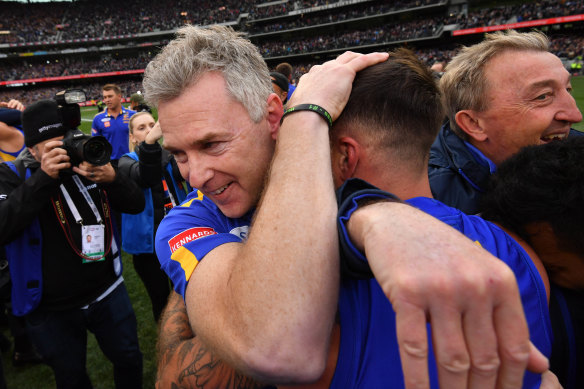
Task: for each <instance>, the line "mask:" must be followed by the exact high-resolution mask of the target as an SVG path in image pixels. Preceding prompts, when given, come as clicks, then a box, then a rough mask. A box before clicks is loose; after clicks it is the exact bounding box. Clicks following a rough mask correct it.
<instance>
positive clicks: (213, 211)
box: [156, 191, 242, 298]
mask: <svg viewBox="0 0 584 389" xmlns="http://www.w3.org/2000/svg"><path fill="white" fill-rule="evenodd" d="M231 230H232V228H231V226H230V225H229V223H228V221H227V218H226V217H225V216H223V214H221V212H220V211H219V210H218V209H217V208H216V207H215V206H214V204H213V203H212V202H211V201H210V200H208V199H206V198H205V197H204V196H203V194H202V193H201V192H199V191H196V192H195V191H193V192H191V193H190V194H189V196H188V197H187V199H186V200H185V201H184V202H183V203H182V204H181V205H179V206H178V207H174V208H173V209H172V210H171V211H170V212H169V214H168V215H167V216H165V217H164V219H162V222H161V223H160V226H159V227H158V231H157V232H156V255H157V256H158V260H159V261H160V265H161V267H162V269H163V270H164V271H165V272H166V274H167V275H168V276H169V278H170V279H171V280H172V282H173V284H174V289H175V290H176V292H177V293H179V294H180V295H181V296H183V298H184V295H185V290H186V286H187V283H188V281H189V279H190V277H191V275H192V273H193V271H194V270H195V267H196V266H197V265H198V263H199V262H200V261H201V260H202V259H203V258H204V257H205V255H207V253H209V252H210V251H211V250H213V249H214V248H216V247H218V246H220V245H222V244H225V243H230V242H241V241H242V237H241V236H238V235H236V234H233V233H232V232H231Z"/></svg>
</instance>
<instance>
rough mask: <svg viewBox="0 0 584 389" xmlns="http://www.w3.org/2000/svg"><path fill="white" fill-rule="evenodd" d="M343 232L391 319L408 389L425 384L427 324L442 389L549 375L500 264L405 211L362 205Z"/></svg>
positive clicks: (512, 279) (511, 277)
mask: <svg viewBox="0 0 584 389" xmlns="http://www.w3.org/2000/svg"><path fill="white" fill-rule="evenodd" d="M387 220H392V223H386V221H387ZM347 227H348V231H349V234H350V236H351V239H352V241H353V243H354V244H355V245H356V247H357V248H358V249H360V250H363V251H364V252H365V254H366V256H367V259H368V262H369V264H370V266H371V269H372V271H373V273H374V275H375V278H376V279H377V281H378V282H379V284H380V285H381V287H382V289H383V290H384V292H385V294H386V295H387V297H388V298H389V300H390V301H391V303H392V305H393V308H394V310H395V312H396V326H397V336H398V343H399V346H400V356H401V360H402V367H403V369H404V376H405V379H406V386H407V387H410V386H411V387H417V386H415V385H416V383H418V384H420V385H422V387H424V385H428V376H427V374H426V375H424V374H423V372H424V371H426V369H427V360H426V358H427V355H428V343H427V335H426V321H431V323H432V339H433V344H434V351H435V354H436V361H437V364H438V373H439V380H440V386H441V387H448V388H454V387H457V388H458V387H459V388H463V387H473V385H474V384H477V383H478V382H482V383H484V384H487V385H488V387H495V384H497V383H498V385H501V386H502V387H521V381H522V378H523V372H524V370H525V368H526V367H530V368H531V370H532V371H534V372H543V371H544V370H545V369H546V368H547V361H546V360H545V357H543V356H542V355H541V354H540V353H539V352H537V351H536V350H535V348H533V347H532V346H531V345H530V342H529V331H528V328H527V324H526V320H525V316H524V314H523V308H522V305H521V300H520V298H519V291H518V287H517V283H516V281H515V277H514V275H513V272H512V271H511V270H510V269H509V267H508V266H506V265H505V264H504V263H503V262H502V261H500V260H498V259H497V258H496V257H494V256H492V255H491V254H489V253H488V252H487V251H486V250H483V249H482V248H480V247H479V246H478V245H476V244H475V243H473V242H472V241H470V240H469V239H467V238H466V237H465V236H463V235H462V234H460V233H458V232H457V231H455V230H454V229H452V228H450V227H449V226H447V225H446V224H444V223H442V222H440V221H438V220H436V219H434V218H433V217H431V216H429V215H426V214H424V213H422V212H420V211H417V210H415V209H414V208H412V207H410V206H408V205H405V204H399V203H377V204H372V205H368V206H366V207H363V208H361V209H359V210H357V211H356V212H355V213H354V214H353V216H352V217H351V219H350V221H349V223H348V225H347ZM404 242H407V244H404ZM423 247H430V248H431V250H426V252H424V251H423V250H424V249H423ZM416 253H424V254H423V255H418V254H416ZM416 256H417V257H416ZM413 259H415V260H413ZM503 383H504V384H503ZM507 385H508V386H507Z"/></svg>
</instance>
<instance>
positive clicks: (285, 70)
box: [274, 62, 293, 80]
mask: <svg viewBox="0 0 584 389" xmlns="http://www.w3.org/2000/svg"><path fill="white" fill-rule="evenodd" d="M274 70H275V71H277V72H278V73H282V74H283V75H285V76H286V78H287V79H288V80H290V78H292V71H293V69H292V65H290V64H289V63H288V62H282V63H279V64H278V65H277V66H276V69H274Z"/></svg>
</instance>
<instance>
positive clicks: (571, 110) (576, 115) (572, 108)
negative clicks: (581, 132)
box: [556, 91, 582, 123]
mask: <svg viewBox="0 0 584 389" xmlns="http://www.w3.org/2000/svg"><path fill="white" fill-rule="evenodd" d="M560 104H562V105H561V106H560V109H559V110H558V112H557V114H556V119H557V120H561V121H565V122H568V123H578V122H581V121H582V112H580V110H579V109H578V106H577V105H576V100H574V97H573V96H572V95H571V94H570V93H568V91H566V98H565V99H563V101H562V102H561V103H560Z"/></svg>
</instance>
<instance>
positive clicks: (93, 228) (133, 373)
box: [0, 99, 144, 388]
mask: <svg viewBox="0 0 584 389" xmlns="http://www.w3.org/2000/svg"><path fill="white" fill-rule="evenodd" d="M65 100H66V99H65ZM71 111H73V112H74V116H75V117H73V118H72V119H71V118H70V114H71ZM79 122H80V114H79V107H78V105H77V104H76V103H69V102H67V103H63V104H61V105H59V104H58V103H57V102H56V101H54V100H42V101H39V102H37V103H34V104H32V105H30V106H29V107H28V108H27V109H26V110H25V111H24V112H23V114H22V125H23V130H24V136H25V144H26V147H27V149H26V150H25V151H23V153H21V155H20V156H19V157H18V158H17V159H16V160H15V161H14V162H13V163H12V162H9V163H4V164H1V165H0V236H1V238H0V245H5V247H6V249H7V256H8V260H9V263H10V273H11V277H12V282H13V286H12V304H13V311H14V313H15V314H16V315H18V316H24V317H25V319H26V323H27V328H28V330H29V333H30V335H31V337H32V340H33V342H34V344H35V346H36V347H37V349H38V351H39V353H40V354H41V355H42V357H43V361H44V362H45V363H47V364H48V365H49V366H50V367H51V368H52V369H53V372H54V374H55V380H56V383H57V388H89V387H91V382H90V380H89V377H88V375H87V372H86V367H85V361H86V351H87V350H86V348H87V330H90V331H91V332H92V333H94V335H95V337H96V339H97V341H98V343H99V345H100V348H101V349H102V350H103V352H104V354H105V355H106V356H107V358H108V359H110V361H111V362H112V363H113V365H114V379H115V385H116V388H139V387H141V385H142V354H141V352H140V349H139V345H138V336H137V331H136V317H135V315H134V311H133V309H132V305H131V303H130V300H129V297H128V293H127V291H126V288H125V285H124V282H123V278H122V267H121V257H120V250H119V247H118V243H117V237H116V236H115V234H114V231H113V228H112V220H111V212H110V208H111V209H115V210H118V211H120V212H128V213H137V212H140V211H141V210H142V209H143V207H144V197H143V195H142V193H141V191H140V189H139V188H138V186H137V185H136V184H135V183H133V182H132V181H131V180H129V179H127V177H123V176H120V174H119V173H117V172H116V170H114V168H113V167H112V166H111V164H110V163H109V150H105V152H104V149H103V147H102V146H103V144H102V143H98V144H95V143H89V141H88V140H87V139H84V138H90V137H88V136H85V135H83V134H80V133H79V131H77V130H75V127H76V126H77V125H78V124H79ZM78 135H81V136H78ZM64 137H66V138H68V139H69V141H67V142H66V143H67V148H64V146H65V145H64V142H63V138H64ZM90 139H93V138H90ZM86 143H88V144H90V145H91V147H87V148H86V149H85V150H84V151H83V153H82V155H81V161H79V159H80V156H79V155H76V154H75V151H78V150H79V149H82V150H83V147H81V146H83V145H85V144H86ZM106 144H107V142H106ZM100 152H101V154H100ZM89 154H97V155H100V156H101V157H103V159H105V160H106V161H105V162H103V164H102V165H100V166H98V165H96V164H91V163H89V162H88V161H87V159H88V158H87V156H88V155H89ZM100 163H101V162H100ZM87 235H91V236H92V238H91V239H90V240H91V242H89V243H88V240H87V239H86V236H87Z"/></svg>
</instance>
